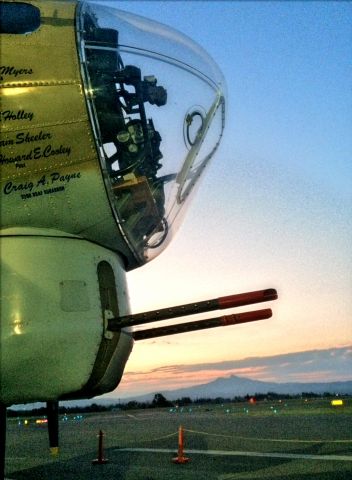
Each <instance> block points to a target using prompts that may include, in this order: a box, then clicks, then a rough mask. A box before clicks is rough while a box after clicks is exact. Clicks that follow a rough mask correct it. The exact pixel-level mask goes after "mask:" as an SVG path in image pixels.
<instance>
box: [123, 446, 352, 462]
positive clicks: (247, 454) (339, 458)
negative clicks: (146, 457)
mask: <svg viewBox="0 0 352 480" xmlns="http://www.w3.org/2000/svg"><path fill="white" fill-rule="evenodd" d="M114 452H146V453H148V452H149V453H175V449H172V448H119V449H116V450H114ZM185 453H187V454H188V455H190V454H193V453H194V454H201V455H220V456H221V455H222V456H227V457H269V458H290V459H301V460H330V461H335V462H352V456H351V455H308V454H304V453H302V454H301V453H266V452H239V451H230V450H185Z"/></svg>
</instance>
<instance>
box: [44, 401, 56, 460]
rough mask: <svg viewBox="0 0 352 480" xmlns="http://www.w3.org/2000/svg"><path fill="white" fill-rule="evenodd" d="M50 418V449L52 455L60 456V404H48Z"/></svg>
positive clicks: (52, 402)
mask: <svg viewBox="0 0 352 480" xmlns="http://www.w3.org/2000/svg"><path fill="white" fill-rule="evenodd" d="M46 413H47V417H48V433H49V447H50V453H51V455H58V454H59V402H57V401H49V402H47V403H46Z"/></svg>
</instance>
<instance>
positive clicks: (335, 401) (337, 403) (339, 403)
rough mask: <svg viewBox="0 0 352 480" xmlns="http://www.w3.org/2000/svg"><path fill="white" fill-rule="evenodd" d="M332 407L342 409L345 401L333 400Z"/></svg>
mask: <svg viewBox="0 0 352 480" xmlns="http://www.w3.org/2000/svg"><path fill="white" fill-rule="evenodd" d="M331 405H332V406H333V407H342V405H343V400H341V399H339V400H331Z"/></svg>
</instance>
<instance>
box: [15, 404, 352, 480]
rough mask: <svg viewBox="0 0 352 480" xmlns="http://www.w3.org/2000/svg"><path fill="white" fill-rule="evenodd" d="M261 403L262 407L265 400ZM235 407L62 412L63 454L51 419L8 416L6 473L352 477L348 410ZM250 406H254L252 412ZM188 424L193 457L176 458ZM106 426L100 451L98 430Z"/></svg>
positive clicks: (46, 479)
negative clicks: (51, 442) (54, 453)
mask: <svg viewBox="0 0 352 480" xmlns="http://www.w3.org/2000/svg"><path fill="white" fill-rule="evenodd" d="M260 408H261V407H260ZM260 408H257V409H256V407H250V408H247V406H244V407H243V405H241V406H239V405H235V406H234V407H228V406H226V405H224V406H217V407H216V408H213V407H212V408H201V409H194V408H189V409H186V408H184V409H182V411H181V409H179V410H177V411H170V410H169V409H164V410H136V411H133V412H131V411H117V412H107V413H103V414H90V415H85V416H83V418H81V419H77V418H75V416H74V415H69V416H67V417H66V420H65V419H64V417H63V416H61V419H60V432H61V433H60V444H61V447H60V454H59V456H58V457H56V458H54V457H51V456H50V455H49V453H48V445H47V432H46V428H45V425H40V426H38V425H37V424H35V420H34V419H31V421H30V423H28V424H27V425H26V426H24V424H23V423H20V422H21V421H23V419H22V420H19V419H9V428H8V442H7V460H6V478H9V479H11V480H25V479H26V480H71V479H72V480H83V479H84V480H89V479H104V480H110V479H114V480H116V479H121V480H168V479H170V480H174V479H175V480H178V479H182V480H203V479H204V480H237V479H238V480H250V479H253V480H255V479H263V480H275V479H282V478H285V479H289V480H311V479H314V480H347V479H348V480H350V479H351V478H352V439H351V437H352V435H351V432H352V415H351V412H350V411H349V410H348V411H347V410H345V411H342V410H341V411H339V412H337V413H336V414H335V412H333V413H332V412H331V411H330V410H327V414H326V415H325V414H324V412H320V413H319V414H317V413H314V412H316V410H312V413H309V412H307V411H305V412H303V413H302V412H300V411H299V410H295V409H293V408H291V407H290V405H288V406H287V409H286V410H284V407H282V412H281V413H280V412H279V411H278V409H276V411H277V413H276V414H275V413H274V412H273V409H271V406H269V405H266V406H265V410H264V409H263V410H260ZM247 410H248V413H247ZM181 424H182V425H183V426H184V430H185V432H184V448H185V455H186V456H187V457H189V458H190V461H189V462H188V463H186V464H175V463H173V462H172V459H173V458H174V457H176V456H177V449H178V428H179V425H181ZM100 429H101V430H102V431H103V432H104V438H103V440H104V443H103V457H104V459H107V460H108V462H107V463H105V464H98V465H93V464H92V460H94V459H95V458H97V457H98V432H99V430H100Z"/></svg>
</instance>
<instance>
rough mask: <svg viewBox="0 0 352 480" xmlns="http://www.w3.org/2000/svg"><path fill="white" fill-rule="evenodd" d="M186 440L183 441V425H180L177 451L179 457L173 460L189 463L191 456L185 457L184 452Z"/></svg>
mask: <svg viewBox="0 0 352 480" xmlns="http://www.w3.org/2000/svg"><path fill="white" fill-rule="evenodd" d="M183 446H184V441H183V427H182V425H180V427H179V429H178V451H177V457H175V458H173V459H172V461H173V462H174V463H187V462H189V460H190V459H189V458H188V457H185V454H184V449H183Z"/></svg>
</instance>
